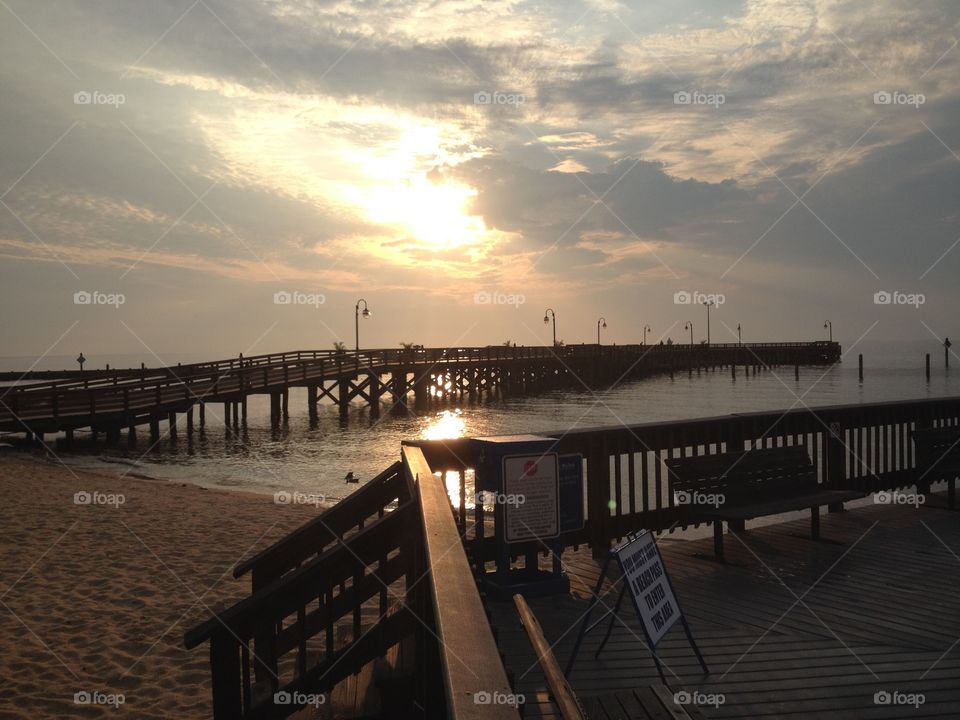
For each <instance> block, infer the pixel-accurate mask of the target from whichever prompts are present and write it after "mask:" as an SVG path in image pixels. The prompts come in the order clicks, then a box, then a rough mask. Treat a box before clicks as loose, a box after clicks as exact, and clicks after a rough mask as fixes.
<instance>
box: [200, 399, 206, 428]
mask: <svg viewBox="0 0 960 720" xmlns="http://www.w3.org/2000/svg"><path fill="white" fill-rule="evenodd" d="M206 424H207V404H206V403H205V402H203V401H202V400H201V401H200V427H203V426H204V425H206Z"/></svg>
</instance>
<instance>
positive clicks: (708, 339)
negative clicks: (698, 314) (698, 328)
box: [703, 300, 717, 347]
mask: <svg viewBox="0 0 960 720" xmlns="http://www.w3.org/2000/svg"><path fill="white" fill-rule="evenodd" d="M703 304H704V305H705V306H706V308H707V347H710V308H711V307H713V306H714V305H716V304H717V303H716V302H714V301H713V300H707V301H706V302H705V303H703Z"/></svg>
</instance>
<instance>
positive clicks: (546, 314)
mask: <svg viewBox="0 0 960 720" xmlns="http://www.w3.org/2000/svg"><path fill="white" fill-rule="evenodd" d="M550 318H553V346H554V347H556V346H557V314H556V313H555V312H554V311H553V308H547V309H546V311H545V312H544V313H543V324H544V325H548V324H549V323H550Z"/></svg>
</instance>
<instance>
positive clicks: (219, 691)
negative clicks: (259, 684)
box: [210, 631, 243, 720]
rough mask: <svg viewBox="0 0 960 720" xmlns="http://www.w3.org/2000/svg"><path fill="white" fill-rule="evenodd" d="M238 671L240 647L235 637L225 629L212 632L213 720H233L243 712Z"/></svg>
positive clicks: (211, 678) (239, 669) (239, 670)
mask: <svg viewBox="0 0 960 720" xmlns="http://www.w3.org/2000/svg"><path fill="white" fill-rule="evenodd" d="M240 672H241V668H240V647H239V643H238V642H237V640H236V638H234V637H233V636H232V635H230V634H229V633H227V632H226V631H224V632H217V633H214V634H213V636H211V638H210V680H211V685H212V691H213V693H212V694H213V717H214V720H226V719H227V718H229V719H230V720H234V718H238V717H240V716H241V715H242V714H243V705H242V703H241V690H242V688H241V687H240V683H239V681H240Z"/></svg>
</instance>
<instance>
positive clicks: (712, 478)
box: [665, 445, 818, 502]
mask: <svg viewBox="0 0 960 720" xmlns="http://www.w3.org/2000/svg"><path fill="white" fill-rule="evenodd" d="M665 463H666V465H667V468H668V470H669V476H670V485H671V491H672V492H673V493H680V492H684V493H694V492H698V493H705V494H722V495H724V497H725V499H726V501H727V502H729V501H730V500H731V499H733V500H750V499H758V500H760V499H768V498H772V497H783V496H789V495H794V494H801V493H805V492H815V491H816V490H817V489H818V484H817V476H816V472H815V470H814V467H813V463H811V462H810V456H809V455H807V449H806V448H805V447H804V446H803V445H793V446H790V447H780V448H766V449H759V450H747V451H745V452H732V453H719V454H716V455H701V456H699V457H691V458H670V459H667V460H666V461H665Z"/></svg>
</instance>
